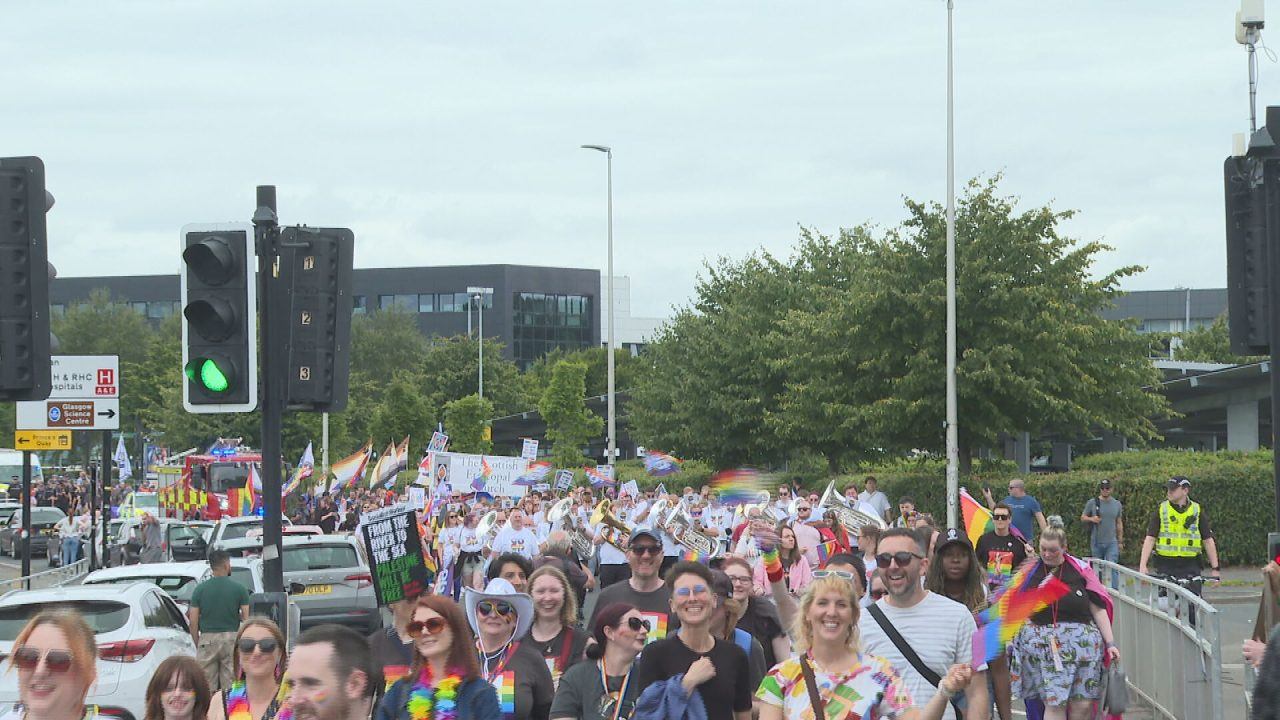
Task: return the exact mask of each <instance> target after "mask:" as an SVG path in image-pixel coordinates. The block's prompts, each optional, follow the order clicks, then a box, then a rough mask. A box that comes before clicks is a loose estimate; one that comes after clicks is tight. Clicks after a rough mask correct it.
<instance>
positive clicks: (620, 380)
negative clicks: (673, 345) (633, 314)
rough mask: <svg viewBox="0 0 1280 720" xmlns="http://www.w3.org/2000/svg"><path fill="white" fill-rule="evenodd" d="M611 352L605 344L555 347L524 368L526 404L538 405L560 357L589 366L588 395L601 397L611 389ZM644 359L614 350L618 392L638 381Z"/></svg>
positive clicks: (614, 372) (616, 388) (624, 351)
mask: <svg viewBox="0 0 1280 720" xmlns="http://www.w3.org/2000/svg"><path fill="white" fill-rule="evenodd" d="M608 359H609V354H608V352H607V351H606V350H605V348H603V347H591V348H583V349H581V350H574V351H568V350H565V349H563V348H556V349H555V350H552V351H551V352H549V353H547V354H546V355H544V356H542V357H541V358H539V359H538V360H537V361H535V362H534V363H533V364H532V365H530V366H529V368H528V369H527V370H525V371H524V377H523V380H524V384H525V396H526V401H525V404H526V406H527V407H530V408H532V407H537V405H538V401H539V400H541V399H542V393H543V391H545V390H546V389H547V385H548V384H549V383H550V382H551V370H552V368H554V367H555V366H556V363H558V362H560V361H561V360H568V361H569V362H580V363H583V364H585V365H586V366H587V378H586V397H598V396H600V395H604V394H605V393H607V392H608V391H609V366H608ZM642 363H643V360H642V359H641V358H639V357H635V356H632V354H631V352H630V351H628V350H625V349H621V348H619V349H617V350H614V351H613V375H614V378H613V385H614V389H615V390H616V391H617V392H628V391H629V390H631V388H632V386H633V385H635V382H636V377H637V375H638V373H639V372H640V369H641V366H642Z"/></svg>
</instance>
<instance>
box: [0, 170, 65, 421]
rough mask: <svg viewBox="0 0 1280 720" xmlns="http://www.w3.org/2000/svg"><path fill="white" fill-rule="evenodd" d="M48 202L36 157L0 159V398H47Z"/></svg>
mask: <svg viewBox="0 0 1280 720" xmlns="http://www.w3.org/2000/svg"><path fill="white" fill-rule="evenodd" d="M52 206H53V196H52V195H50V194H49V193H47V192H45V189H44V163H43V162H42V161H41V160H40V158H38V157H13V158H0V401H15V400H44V399H45V398H47V397H49V388H50V376H49V373H50V370H49V367H50V363H49V245H48V234H47V232H46V230H45V213H47V212H48V211H49V208H50V207H52Z"/></svg>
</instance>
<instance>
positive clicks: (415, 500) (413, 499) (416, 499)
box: [409, 485, 427, 510]
mask: <svg viewBox="0 0 1280 720" xmlns="http://www.w3.org/2000/svg"><path fill="white" fill-rule="evenodd" d="M409 507H411V508H413V509H414V510H424V509H426V507H427V489H426V488H424V487H420V486H418V485H410V486H409Z"/></svg>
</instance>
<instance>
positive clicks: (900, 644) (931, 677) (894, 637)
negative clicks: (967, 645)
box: [867, 603, 964, 720]
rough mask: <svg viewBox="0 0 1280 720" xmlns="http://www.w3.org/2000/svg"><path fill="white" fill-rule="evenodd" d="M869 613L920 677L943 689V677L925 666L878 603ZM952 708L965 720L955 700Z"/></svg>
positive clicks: (874, 604) (959, 718)
mask: <svg viewBox="0 0 1280 720" xmlns="http://www.w3.org/2000/svg"><path fill="white" fill-rule="evenodd" d="M867 611H868V612H870V613H871V617H873V618H875V620H876V624H877V625H879V626H880V629H881V630H884V634H885V635H888V636H889V640H890V641H891V642H893V645H894V647H896V648H898V652H900V653H902V657H904V658H906V660H907V662H909V663H911V667H913V668H915V670H916V672H918V673H920V676H921V677H923V678H924V679H925V680H926V681H928V683H929V684H930V685H933V686H934V687H937V688H941V687H942V676H941V675H938V673H936V672H934V671H933V668H931V667H929V666H928V665H925V664H924V661H923V660H921V659H920V656H919V655H917V654H916V651H915V649H914V648H912V647H911V644H910V643H908V642H907V639H906V638H904V637H902V633H900V632H898V628H896V627H894V626H893V623H892V622H891V621H890V620H889V618H888V616H886V615H885V614H884V610H881V609H880V606H879V605H877V604H876V603H872V604H871V606H870V607H868V608H867ZM951 707H952V708H954V709H955V711H956V720H964V716H963V715H962V714H961V713H960V707H959V705H957V704H956V700H955V698H952V699H951Z"/></svg>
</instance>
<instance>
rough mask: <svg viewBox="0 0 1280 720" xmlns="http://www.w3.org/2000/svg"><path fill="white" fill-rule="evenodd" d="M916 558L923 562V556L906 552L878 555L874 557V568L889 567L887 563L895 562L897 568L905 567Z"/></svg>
mask: <svg viewBox="0 0 1280 720" xmlns="http://www.w3.org/2000/svg"><path fill="white" fill-rule="evenodd" d="M916 558H919V559H921V560H923V559H924V556H923V555H920V554H919V553H913V552H910V551H908V550H902V551H899V552H896V553H880V554H879V555H876V566H877V567H881V568H887V567H889V563H891V562H896V563H898V567H906V566H908V565H910V564H911V561H912V560H914V559H916Z"/></svg>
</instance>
